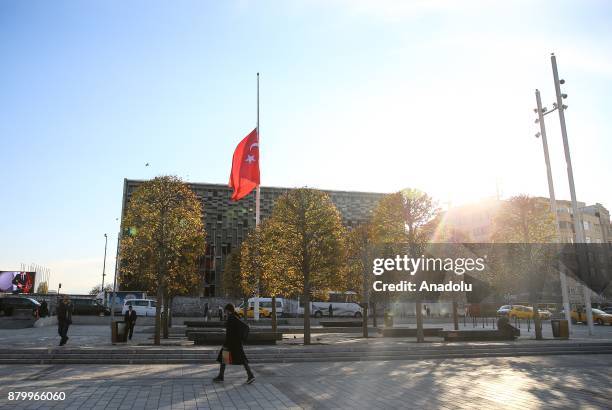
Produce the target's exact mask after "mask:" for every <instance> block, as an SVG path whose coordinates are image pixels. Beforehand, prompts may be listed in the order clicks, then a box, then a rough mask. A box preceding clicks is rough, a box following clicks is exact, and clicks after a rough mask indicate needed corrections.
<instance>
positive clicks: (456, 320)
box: [453, 298, 459, 330]
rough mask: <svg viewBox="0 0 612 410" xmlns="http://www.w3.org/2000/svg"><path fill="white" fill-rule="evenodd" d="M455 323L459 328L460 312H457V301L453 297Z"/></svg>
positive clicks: (456, 327) (457, 328) (456, 328)
mask: <svg viewBox="0 0 612 410" xmlns="http://www.w3.org/2000/svg"><path fill="white" fill-rule="evenodd" d="M453 325H454V327H455V330H459V313H458V312H457V301H456V300H455V299H454V298H453Z"/></svg>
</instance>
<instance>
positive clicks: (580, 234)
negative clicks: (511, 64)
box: [550, 53, 593, 335]
mask: <svg viewBox="0 0 612 410" xmlns="http://www.w3.org/2000/svg"><path fill="white" fill-rule="evenodd" d="M550 62H551V65H552V71H553V78H554V81H555V93H556V94H557V111H559V123H560V124H561V137H562V138H563V149H564V151H565V162H566V164H567V179H568V182H569V188H570V197H571V200H572V212H573V214H574V231H575V232H576V243H577V244H578V247H580V246H581V245H580V244H582V243H585V238H584V227H583V226H582V218H580V211H579V210H578V203H577V201H576V188H575V185H574V171H573V170H572V158H571V156H570V151H569V142H568V139H567V128H566V126H565V113H564V112H565V110H566V109H567V106H566V105H563V99H564V98H567V94H561V84H565V80H559V72H558V71H557V58H556V57H555V54H554V53H552V54H551V55H550ZM583 291H584V304H585V307H586V316H587V324H588V326H589V335H592V334H593V313H592V310H591V289H589V287H588V286H587V285H586V284H584V285H583Z"/></svg>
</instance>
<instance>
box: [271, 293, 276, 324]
mask: <svg viewBox="0 0 612 410" xmlns="http://www.w3.org/2000/svg"><path fill="white" fill-rule="evenodd" d="M272 332H273V333H276V296H274V295H272Z"/></svg>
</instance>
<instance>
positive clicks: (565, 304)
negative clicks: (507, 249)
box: [535, 90, 572, 333]
mask: <svg viewBox="0 0 612 410" xmlns="http://www.w3.org/2000/svg"><path fill="white" fill-rule="evenodd" d="M535 95H536V104H537V108H536V109H535V112H536V113H537V114H538V119H537V120H536V122H537V123H539V124H540V132H539V133H537V134H536V137H542V148H543V149H544V162H545V163H546V177H547V178H548V195H549V198H550V211H551V212H552V213H553V214H554V215H555V230H556V232H557V238H558V239H557V240H558V241H559V242H561V235H560V232H559V214H558V213H557V200H556V198H555V186H554V183H553V178H552V170H551V168H550V156H549V155H548V140H547V139H546V125H545V124H544V116H545V115H546V114H550V113H551V112H553V111H555V110H556V109H557V105H555V106H554V108H553V109H552V110H550V111H548V110H547V109H546V107H544V108H542V99H541V98H540V91H539V90H536V91H535ZM559 280H560V282H561V295H562V298H563V310H564V312H565V318H566V319H567V325H568V331H569V332H570V333H571V332H572V320H571V310H570V303H569V295H568V293H567V277H566V276H565V267H564V266H563V264H562V263H559Z"/></svg>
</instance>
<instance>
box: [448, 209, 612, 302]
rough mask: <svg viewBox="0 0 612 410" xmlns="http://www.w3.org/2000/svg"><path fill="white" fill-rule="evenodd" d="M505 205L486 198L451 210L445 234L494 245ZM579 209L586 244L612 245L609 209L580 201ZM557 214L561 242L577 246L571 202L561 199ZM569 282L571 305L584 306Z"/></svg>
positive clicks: (595, 297)
mask: <svg viewBox="0 0 612 410" xmlns="http://www.w3.org/2000/svg"><path fill="white" fill-rule="evenodd" d="M538 200H540V201H542V202H544V203H545V204H548V203H549V202H550V200H549V198H545V197H539V198H538ZM502 204H503V201H502V200H497V199H485V200H482V201H480V202H476V203H473V204H468V205H463V206H458V207H454V208H451V209H449V210H448V211H447V212H446V213H445V217H444V230H445V234H446V235H447V236H453V237H458V238H465V241H467V242H475V243H486V242H490V241H491V236H492V234H493V221H494V219H495V215H496V214H497V212H498V211H499V209H500V206H501V205H502ZM578 209H579V211H580V216H581V220H582V224H583V227H584V232H585V241H586V242H587V243H608V244H611V245H612V228H611V225H610V213H609V212H608V210H607V209H606V208H605V207H604V206H603V205H602V204H600V203H596V204H595V205H588V206H587V205H586V204H585V203H584V202H578ZM557 214H558V219H559V235H560V237H561V242H562V243H573V242H574V241H575V239H576V234H575V232H574V216H573V212H572V203H571V201H566V200H557ZM567 280H568V288H569V297H570V301H571V303H573V304H581V303H584V294H583V291H582V287H581V285H580V284H579V283H578V282H577V281H576V280H574V279H573V278H571V277H568V279H567ZM601 301H603V299H601V297H600V296H598V295H597V294H594V295H593V302H601Z"/></svg>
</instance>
